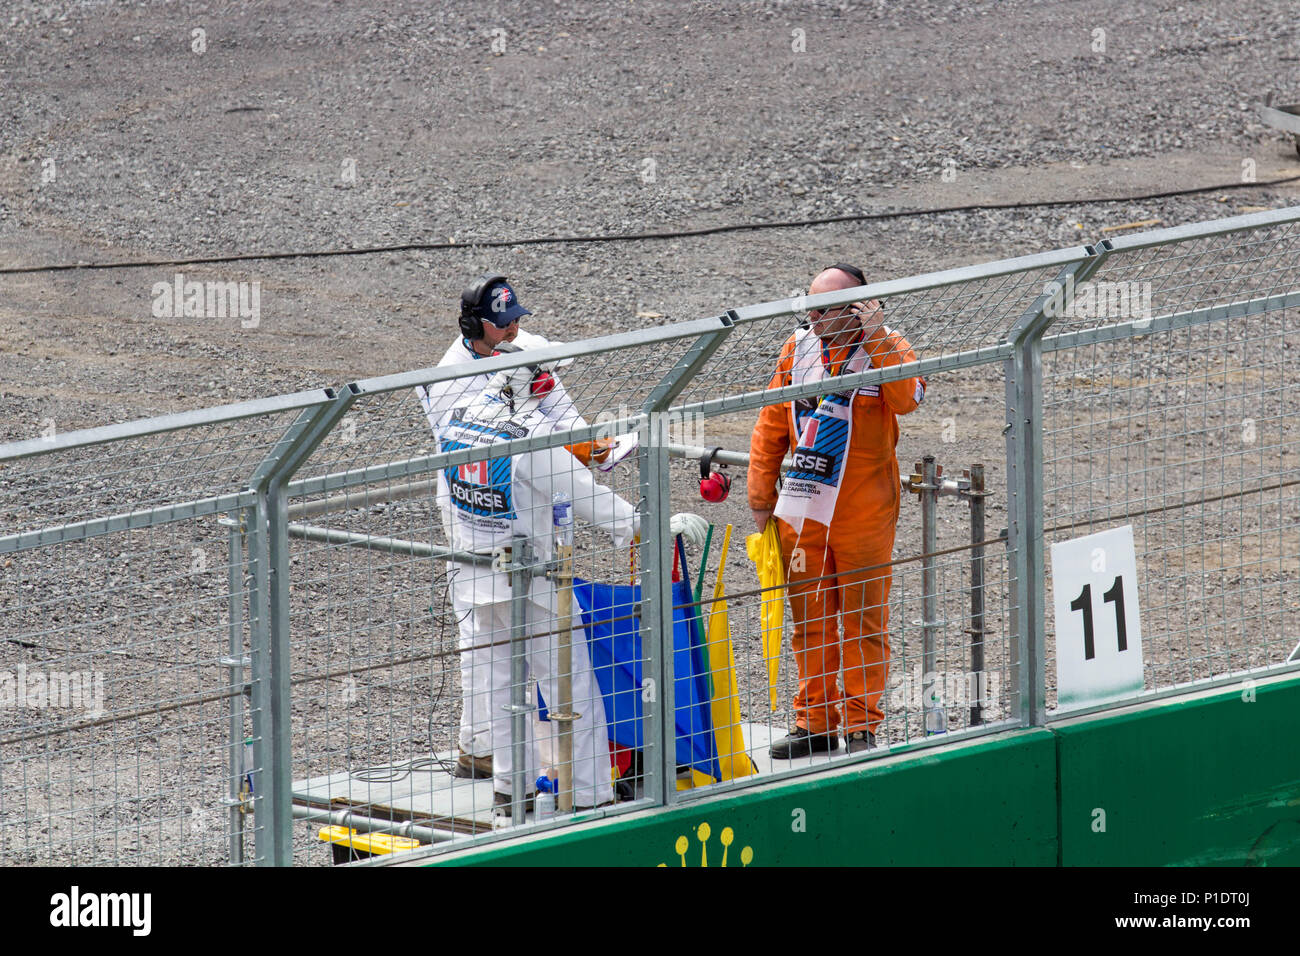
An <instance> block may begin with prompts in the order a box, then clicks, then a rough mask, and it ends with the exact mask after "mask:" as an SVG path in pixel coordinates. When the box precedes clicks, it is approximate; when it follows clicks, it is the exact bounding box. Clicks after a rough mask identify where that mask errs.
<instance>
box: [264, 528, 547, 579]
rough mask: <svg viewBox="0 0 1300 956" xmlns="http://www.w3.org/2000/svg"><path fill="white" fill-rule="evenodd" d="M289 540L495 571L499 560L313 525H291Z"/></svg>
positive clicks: (536, 571)
mask: <svg viewBox="0 0 1300 956" xmlns="http://www.w3.org/2000/svg"><path fill="white" fill-rule="evenodd" d="M288 530H289V537H291V538H304V539H306V540H308V541H322V542H325V543H327V544H351V545H355V546H356V547H358V548H368V549H369V550H371V551H388V552H391V553H393V554H411V555H414V556H415V557H417V558H438V559H445V560H447V561H458V562H461V563H463V564H478V565H483V566H485V567H491V566H492V565H493V564H494V563H495V562H496V560H497V557H496V556H495V555H491V554H475V553H474V552H472V551H458V550H456V549H455V548H444V547H440V546H439V545H433V544H425V543H424V542H422V541H407V540H405V539H403V538H384V537H379V536H378V535H373V534H358V533H357V532H355V531H340V530H338V529H336V528H321V527H318V526H316V525H310V524H291V525H288ZM529 570H530V573H531V575H532V576H533V577H544V576H545V575H547V574H549V573H550V569H549V566H548V565H545V564H536V565H533V566H532V567H531V568H530V569H529Z"/></svg>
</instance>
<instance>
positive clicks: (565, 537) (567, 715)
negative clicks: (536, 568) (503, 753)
mask: <svg viewBox="0 0 1300 956" xmlns="http://www.w3.org/2000/svg"><path fill="white" fill-rule="evenodd" d="M551 514H552V521H553V522H554V526H555V560H556V563H557V564H558V566H559V572H558V574H557V575H556V581H555V591H556V594H555V606H556V630H557V631H558V632H559V655H558V656H559V674H558V675H557V676H558V681H557V683H558V687H557V688H556V697H557V698H558V699H557V700H556V701H555V712H552V713H550V714H549V715H548V717H549V719H550V720H553V721H555V722H556V723H557V724H559V726H560V740H559V754H558V760H559V764H560V766H559V767H558V768H557V769H558V771H559V784H560V786H559V791H560V792H559V793H558V794H557V795H556V800H555V808H556V809H557V810H558V811H559V812H560V813H572V812H573V778H574V774H573V722H574V720H576V719H577V717H578V715H577V714H575V713H574V712H573V503H572V502H571V501H569V499H568V497H567V496H565V495H563V494H557V495H556V496H555V500H554V503H553V504H552V507H551Z"/></svg>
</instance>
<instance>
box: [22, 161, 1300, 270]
mask: <svg viewBox="0 0 1300 956" xmlns="http://www.w3.org/2000/svg"><path fill="white" fill-rule="evenodd" d="M1297 180H1300V176H1288V177H1286V178H1285V179H1269V180H1265V181H1263V182H1252V183H1225V184H1222V185H1219V186H1194V187H1191V188H1188V189H1168V190H1164V191H1162V192H1156V193H1143V194H1141V195H1137V196H1094V197H1084V198H1081V199H1040V200H1033V201H1030V202H1008V203H971V204H968V205H964V206H940V207H938V208H935V209H903V210H898V211H896V212H863V213H850V214H847V215H844V216H823V217H820V218H816V219H785V220H777V221H775V222H740V223H731V224H730V225H723V226H703V227H701V228H699V229H674V230H672V231H670V232H625V233H614V234H606V235H594V236H534V237H533V238H531V239H483V240H478V241H472V240H471V241H468V242H407V243H401V244H400V245H395V246H362V247H361V248H359V249H314V250H305V251H300V252H247V253H238V254H235V255H227V256H195V257H192V258H188V259H133V260H127V261H124V262H59V263H53V264H51V265H43V266H10V267H7V268H0V275H19V274H25V273H34V272H74V271H78V270H92V269H141V268H153V267H157V266H194V265H216V264H219V263H225V262H251V261H254V260H273V259H327V258H334V257H339V256H373V255H383V254H385V253H393V252H435V251H442V250H447V249H506V248H510V247H512V246H546V245H572V244H578V243H584V242H643V241H646V240H652V239H683V238H690V237H694V236H716V235H719V234H721V233H727V232H757V231H761V230H764V229H798V228H802V227H804V226H824V225H830V224H832V223H837V222H872V221H877V220H882V219H911V218H914V217H917V216H935V215H940V214H942V213H949V212H988V211H995V210H999V209H1041V208H1044V207H1047V206H1090V205H1102V204H1107V203H1122V202H1144V201H1147V200H1151V199H1169V198H1171V197H1174V196H1191V195H1195V194H1197V193H1212V192H1222V191H1224V190H1227V189H1260V188H1263V187H1265V186H1280V185H1283V184H1284V183H1293V182H1296V181H1297Z"/></svg>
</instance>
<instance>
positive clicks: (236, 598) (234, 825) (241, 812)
mask: <svg viewBox="0 0 1300 956" xmlns="http://www.w3.org/2000/svg"><path fill="white" fill-rule="evenodd" d="M247 515H248V512H247V511H244V510H240V511H232V512H231V513H230V542H229V546H228V549H227V565H226V567H227V574H226V578H227V582H228V584H229V590H230V593H229V594H228V595H227V605H226V606H227V612H228V614H229V618H230V639H229V642H228V644H227V656H226V657H225V658H223V659H222V660H221V663H222V664H224V665H225V666H226V668H227V671H226V672H227V675H228V676H227V686H228V687H229V688H230V690H231V695H230V747H229V760H230V783H229V788H228V790H229V792H228V793H227V795H226V803H227V806H228V811H227V816H228V824H229V828H230V862H231V863H233V864H242V863H243V862H244V817H245V814H246V813H247V811H248V808H247V807H246V806H245V800H246V798H247V796H248V795H247V794H245V793H244V792H243V790H244V788H243V783H242V781H243V779H244V770H245V767H244V696H245V694H247V693H248V688H249V685H248V681H247V680H245V677H244V669H245V668H246V667H247V666H248V665H249V664H250V660H249V658H248V656H247V655H245V654H244V614H243V611H244V593H245V586H244V539H245V537H246V536H247V520H248V519H247ZM247 769H249V770H251V769H252V768H251V767H250V768H247Z"/></svg>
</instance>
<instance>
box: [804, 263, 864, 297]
mask: <svg viewBox="0 0 1300 956" xmlns="http://www.w3.org/2000/svg"><path fill="white" fill-rule="evenodd" d="M860 285H862V283H861V282H859V281H858V280H857V279H855V278H854V277H853V276H851V275H849V274H848V273H847V272H845V271H844V270H843V269H836V268H834V267H832V268H830V269H823V270H822V271H821V272H819V273H817V278H815V279H813V280H812V285H810V286H809V287H808V294H809V295H819V294H821V293H823V292H839V291H840V290H841V289H852V288H854V287H856V286H860Z"/></svg>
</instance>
